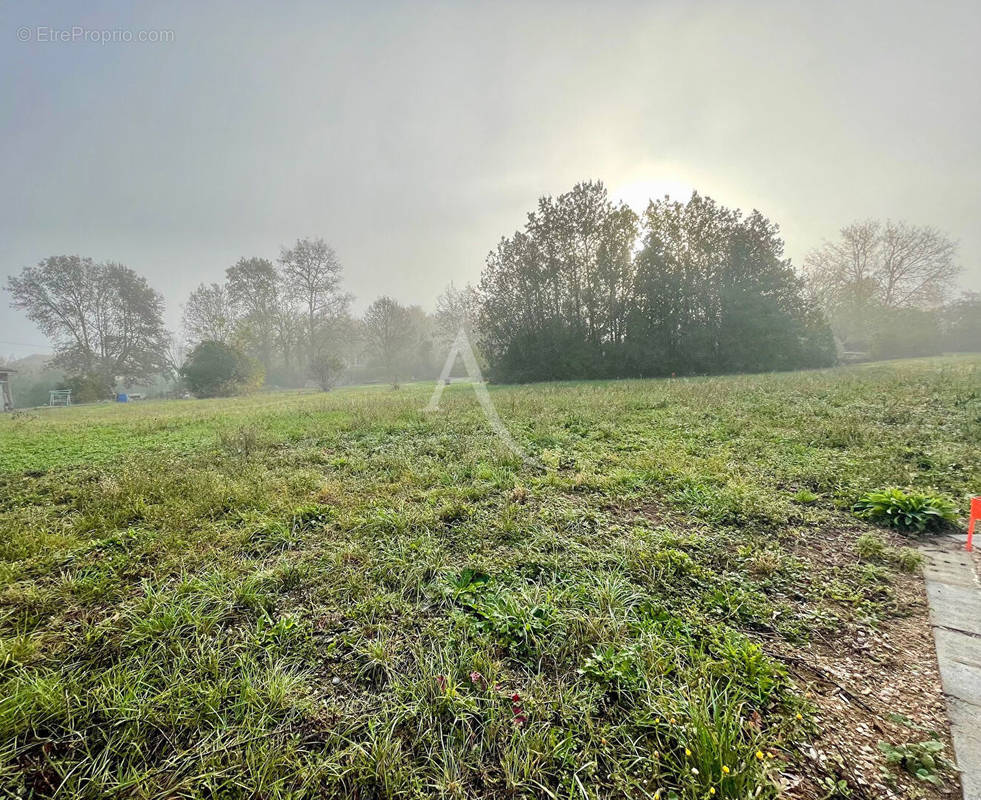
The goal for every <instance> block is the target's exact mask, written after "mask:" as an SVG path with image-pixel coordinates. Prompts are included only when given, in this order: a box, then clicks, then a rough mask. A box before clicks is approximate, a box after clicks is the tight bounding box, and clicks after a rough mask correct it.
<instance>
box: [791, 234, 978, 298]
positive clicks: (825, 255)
mask: <svg viewBox="0 0 981 800" xmlns="http://www.w3.org/2000/svg"><path fill="white" fill-rule="evenodd" d="M956 256H957V243H956V242H955V241H953V240H951V239H949V238H948V237H947V236H945V235H944V234H943V233H941V232H940V231H938V230H937V229H936V228H931V227H925V226H924V227H921V226H916V225H910V224H908V223H905V222H886V223H885V224H883V223H880V222H877V221H874V220H869V221H866V222H860V223H855V224H853V225H848V226H846V227H844V228H842V229H841V237H840V238H839V239H838V240H837V241H834V242H826V243H824V244H823V245H822V246H821V247H819V248H817V249H816V250H814V251H813V252H811V253H810V254H809V255H808V256H807V258H806V259H805V262H804V269H805V272H806V273H807V280H808V284H809V286H810V288H811V291H812V292H813V293H814V295H815V297H816V298H817V299H818V301H819V302H820V303H821V305H822V306H823V307H824V308H825V309H827V310H829V311H832V312H833V311H834V310H835V309H836V308H837V307H840V306H842V305H846V306H849V307H852V306H855V305H859V306H861V305H865V304H867V303H873V304H876V305H880V306H884V307H886V308H920V309H930V308H937V307H939V306H940V305H942V304H943V302H944V300H945V299H946V298H947V296H948V295H949V294H950V291H951V289H952V288H953V285H954V281H955V279H956V277H957V274H958V272H960V267H959V266H958V265H957V263H956Z"/></svg>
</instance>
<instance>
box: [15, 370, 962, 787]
mask: <svg viewBox="0 0 981 800" xmlns="http://www.w3.org/2000/svg"><path fill="white" fill-rule="evenodd" d="M978 366H979V362H978V360H976V359H958V360H949V361H919V362H906V363H899V364H890V365H884V366H875V367H864V368H858V369H848V370H833V371H826V372H814V373H803V374H796V375H791V374H787V375H768V376H746V377H732V378H713V379H693V380H678V381H624V382H613V383H603V382H598V383H570V384H555V385H541V386H524V387H492V394H493V398H494V401H495V403H496V405H497V407H498V409H499V411H500V413H501V416H502V418H503V419H504V420H505V421H506V423H507V425H508V426H509V428H510V430H511V431H512V433H513V435H514V436H515V438H516V439H518V440H519V441H520V442H521V443H522V444H523V445H524V446H525V447H526V448H527V449H528V450H529V452H530V453H531V454H532V456H533V457H534V459H535V461H537V462H538V463H539V464H540V465H541V466H540V467H538V468H536V467H534V466H529V465H527V464H524V463H522V462H520V461H518V460H517V459H515V458H514V457H513V456H512V455H510V454H509V453H508V452H507V450H505V449H504V448H503V447H502V446H501V445H500V443H499V442H498V441H497V440H496V439H495V438H494V436H493V434H492V433H491V432H490V431H489V430H488V429H487V426H486V425H485V424H484V423H483V418H482V416H481V414H480V410H479V408H478V406H477V404H476V402H475V400H474V398H473V395H472V392H470V391H469V390H468V389H467V387H465V386H457V387H450V388H449V389H448V390H447V392H446V393H445V395H444V399H443V410H442V411H441V412H440V413H439V414H438V415H435V416H428V415H426V414H424V413H423V412H422V411H421V409H422V407H423V406H424V405H425V403H426V400H427V399H428V394H429V392H430V391H431V387H430V386H408V387H405V388H403V389H402V390H400V391H399V392H393V391H390V390H388V389H383V388H377V389H375V388H372V389H351V390H341V391H337V392H333V393H330V394H328V395H285V394H283V395H262V396H257V397H254V398H245V399H236V400H232V401H188V402H171V403H147V404H146V405H144V406H132V407H118V406H112V407H101V408H77V409H58V410H52V412H50V413H49V412H44V413H40V414H38V415H35V416H30V417H21V418H18V419H9V418H8V419H3V420H0V469H2V473H0V786H2V787H4V790H5V791H8V792H10V793H11V794H14V795H16V794H17V793H20V794H22V795H28V794H30V793H33V794H34V796H38V797H44V796H55V795H58V796H64V797H92V798H96V797H107V796H127V797H159V796H167V797H197V796H222V797H249V796H262V797H269V798H285V797H320V796H325V795H326V796H337V797H342V796H359V797H405V798H412V797H472V796H488V797H538V796H555V797H618V796H624V795H626V796H636V797H653V796H659V797H661V798H667V797H677V798H686V799H690V800H695V799H696V798H698V799H699V800H701V798H706V797H716V798H745V797H749V796H753V797H757V796H758V797H774V796H776V795H777V794H778V792H779V789H778V786H779V781H780V772H781V771H787V770H791V771H792V770H798V769H802V768H803V767H802V766H801V764H800V763H798V762H799V760H800V759H801V756H800V750H799V748H798V747H797V745H798V743H802V742H806V741H808V739H809V738H810V737H811V736H812V735H813V728H812V727H811V726H810V724H809V722H808V720H809V717H810V708H809V706H808V702H807V701H806V699H805V698H803V697H802V696H801V693H800V691H799V690H798V688H797V686H796V684H795V683H794V677H793V675H792V674H790V673H789V672H788V671H787V668H786V666H785V664H784V662H783V661H782V660H781V658H780V657H779V656H778V651H777V650H775V649H774V647H773V644H774V643H783V644H785V645H787V646H794V645H799V644H803V643H806V642H808V641H815V642H817V641H820V640H821V639H822V638H829V639H832V638H834V637H835V636H837V635H838V633H839V631H840V630H841V628H842V626H847V625H849V624H852V623H854V622H861V623H862V624H865V625H871V626H876V625H880V624H882V623H883V621H885V620H887V619H888V618H889V617H890V616H892V615H893V614H895V613H896V612H897V601H896V596H895V593H894V589H893V587H892V581H893V579H894V575H895V572H894V570H896V569H898V568H902V567H903V566H904V560H905V562H909V561H911V560H915V559H914V558H913V557H912V556H909V555H908V554H906V555H904V554H903V552H902V551H901V550H900V549H899V548H893V547H892V546H891V545H888V544H887V543H886V542H885V540H880V539H875V538H868V536H867V535H866V537H865V538H863V539H862V540H861V542H859V537H860V536H861V535H862V534H863V533H864V534H867V527H866V526H865V525H864V523H861V522H857V521H855V520H854V519H853V518H851V517H850V515H848V514H847V513H845V511H844V509H847V508H848V507H849V506H850V505H852V504H853V503H854V502H855V501H856V499H857V498H858V497H860V496H861V495H862V494H863V493H864V492H866V491H870V490H872V489H874V488H875V487H877V486H883V485H890V484H898V483H902V484H904V485H913V486H932V487H936V489H937V491H939V492H944V493H947V494H949V495H951V496H953V497H962V496H964V495H965V494H966V493H969V492H977V491H978V490H979V489H981V483H979V474H978V466H977V464H976V463H975V461H974V459H973V457H972V454H975V453H976V448H977V443H978V439H979V429H978V424H979V423H978V420H979V392H978V389H977V385H978V381H977V368H978ZM831 533H834V534H835V535H838V536H841V537H844V539H845V540H847V541H848V542H850V543H851V546H850V547H846V548H841V549H840V552H839V553H838V554H837V555H838V557H837V558H836V559H832V560H828V559H824V558H821V557H820V556H819V553H820V545H821V543H823V542H824V541H825V540H826V539H827V537H828V536H829V535H830V534H831ZM876 536H877V534H876ZM850 552H851V553H853V555H848V553H850ZM906 566H908V567H909V568H915V564H906ZM818 779H819V778H818V777H816V778H815V780H818ZM658 791H660V792H661V793H660V795H657V794H656V793H657V792H658Z"/></svg>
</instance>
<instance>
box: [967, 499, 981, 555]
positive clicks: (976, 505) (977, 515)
mask: <svg viewBox="0 0 981 800" xmlns="http://www.w3.org/2000/svg"><path fill="white" fill-rule="evenodd" d="M978 520H981V497H972V498H971V518H970V521H969V522H968V523H967V544H965V545H964V549H965V550H970V549H971V539H973V538H974V526H975V525H976V524H977V522H978Z"/></svg>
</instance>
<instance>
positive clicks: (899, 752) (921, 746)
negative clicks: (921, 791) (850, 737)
mask: <svg viewBox="0 0 981 800" xmlns="http://www.w3.org/2000/svg"><path fill="white" fill-rule="evenodd" d="M879 750H881V751H882V754H883V755H884V756H885V757H886V763H887V764H891V765H895V766H899V767H902V768H903V769H905V770H906V771H907V772H908V773H910V775H915V776H916V777H917V778H919V779H920V780H921V781H926V782H927V783H932V784H933V785H934V786H943V780H942V777H941V776H942V774H943V773H944V772H947V771H950V770H953V769H954V764H953V763H952V762H951V761H950V760H949V759H948V758H946V757H945V756H944V754H943V750H944V745H943V742H940V741H938V740H937V739H927V740H926V741H923V742H908V743H906V744H901V745H894V744H890V743H889V742H879Z"/></svg>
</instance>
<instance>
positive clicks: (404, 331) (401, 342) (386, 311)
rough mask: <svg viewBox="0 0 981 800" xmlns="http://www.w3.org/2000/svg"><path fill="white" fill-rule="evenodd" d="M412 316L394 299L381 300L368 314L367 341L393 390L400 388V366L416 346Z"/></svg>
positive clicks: (385, 298) (365, 319)
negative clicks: (413, 346)
mask: <svg viewBox="0 0 981 800" xmlns="http://www.w3.org/2000/svg"><path fill="white" fill-rule="evenodd" d="M413 327H414V326H413V320H412V315H411V314H410V312H409V309H407V308H406V307H405V306H403V305H401V304H400V303H398V302H396V301H395V300H393V299H392V298H391V297H379V298H378V299H377V300H375V302H374V303H372V304H371V305H370V306H368V310H367V311H365V314H364V330H365V339H366V340H367V344H368V347H369V349H370V350H371V352H372V353H373V354H374V355H375V356H376V357H377V358H378V361H379V363H380V364H381V366H382V368H383V369H384V371H385V375H386V376H388V377H389V378H390V379H391V381H392V387H393V388H396V389H397V388H398V385H399V364H400V362H401V360H402V358H403V356H404V355H405V354H406V353H407V352H408V351H409V349H410V347H411V346H412V345H413V344H414V342H413V335H412V334H413Z"/></svg>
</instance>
